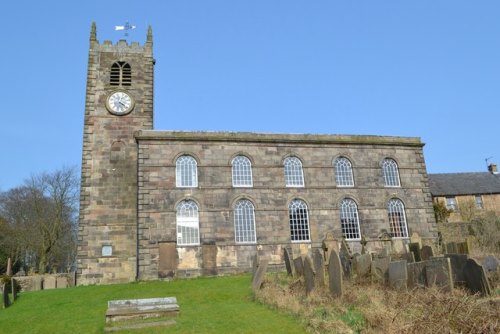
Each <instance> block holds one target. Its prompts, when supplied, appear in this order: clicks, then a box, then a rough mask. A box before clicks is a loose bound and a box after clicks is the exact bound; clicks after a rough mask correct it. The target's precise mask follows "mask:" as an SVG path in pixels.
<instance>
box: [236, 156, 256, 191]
mask: <svg viewBox="0 0 500 334" xmlns="http://www.w3.org/2000/svg"><path fill="white" fill-rule="evenodd" d="M231 164H232V168H233V187H251V186H252V184H253V182H252V163H251V162H250V159H248V158H247V157H245V156H244V155H238V156H236V157H235V158H234V159H233V161H232V162H231Z"/></svg>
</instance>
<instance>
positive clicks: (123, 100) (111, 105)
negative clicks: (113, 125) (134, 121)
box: [106, 91, 135, 115]
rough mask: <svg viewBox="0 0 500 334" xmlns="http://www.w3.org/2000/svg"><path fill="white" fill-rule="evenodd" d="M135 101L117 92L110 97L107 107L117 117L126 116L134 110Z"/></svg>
mask: <svg viewBox="0 0 500 334" xmlns="http://www.w3.org/2000/svg"><path fill="white" fill-rule="evenodd" d="M134 103H135V102H134V99H133V98H132V97H131V96H130V95H128V94H127V93H125V92H122V91H116V92H114V93H112V94H111V95H109V96H108V99H107V101H106V107H107V108H108V110H109V111H110V112H111V113H113V114H116V115H125V114H128V113H129V112H131V111H132V109H133V108H134Z"/></svg>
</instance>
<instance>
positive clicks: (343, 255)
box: [339, 239, 352, 280]
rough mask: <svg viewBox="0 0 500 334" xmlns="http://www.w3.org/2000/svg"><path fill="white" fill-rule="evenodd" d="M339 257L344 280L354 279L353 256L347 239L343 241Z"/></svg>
mask: <svg viewBox="0 0 500 334" xmlns="http://www.w3.org/2000/svg"><path fill="white" fill-rule="evenodd" d="M339 257H340V263H341V264H342V270H343V272H344V279H346V280H350V279H351V277H352V260H351V259H352V255H351V250H350V249H349V245H348V244H347V241H345V239H342V243H341V245H340V253H339Z"/></svg>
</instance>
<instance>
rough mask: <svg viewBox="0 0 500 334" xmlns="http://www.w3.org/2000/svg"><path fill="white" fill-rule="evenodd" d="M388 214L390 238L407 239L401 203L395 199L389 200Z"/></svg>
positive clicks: (403, 210)
mask: <svg viewBox="0 0 500 334" xmlns="http://www.w3.org/2000/svg"><path fill="white" fill-rule="evenodd" d="M388 212H389V225H390V227H391V236H392V237H394V238H407V237H408V230H407V226H406V216H405V209H404V205H403V202H401V201H400V200H399V199H396V198H393V199H391V200H390V201H389V205H388Z"/></svg>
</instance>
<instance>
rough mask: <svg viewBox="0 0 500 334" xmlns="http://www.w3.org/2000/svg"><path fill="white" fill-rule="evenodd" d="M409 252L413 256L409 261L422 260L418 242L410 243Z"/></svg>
mask: <svg viewBox="0 0 500 334" xmlns="http://www.w3.org/2000/svg"><path fill="white" fill-rule="evenodd" d="M409 247H410V253H413V256H414V257H415V260H414V261H411V262H420V261H422V254H421V251H420V244H419V243H418V242H412V243H411V244H410V246H409Z"/></svg>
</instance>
